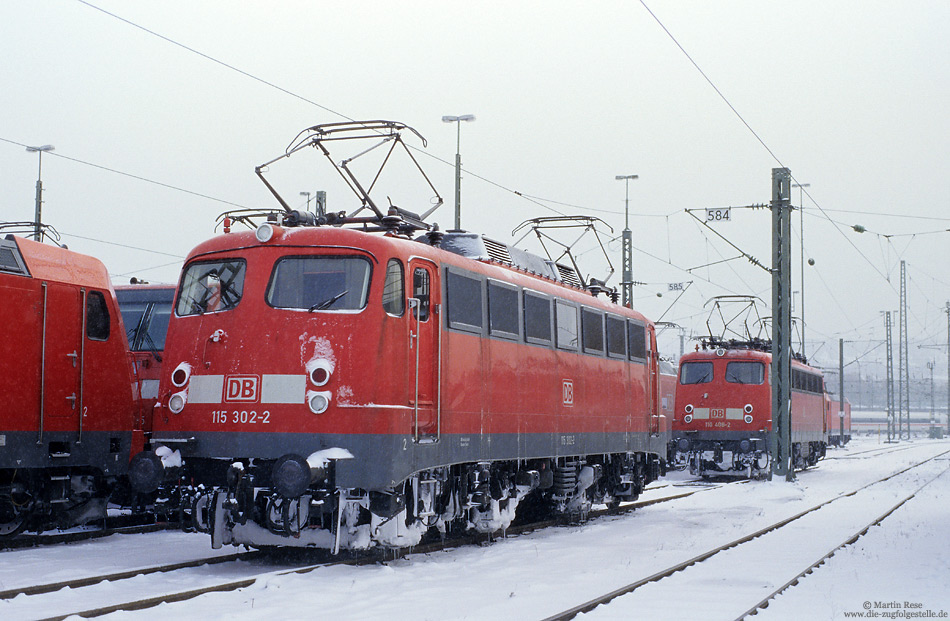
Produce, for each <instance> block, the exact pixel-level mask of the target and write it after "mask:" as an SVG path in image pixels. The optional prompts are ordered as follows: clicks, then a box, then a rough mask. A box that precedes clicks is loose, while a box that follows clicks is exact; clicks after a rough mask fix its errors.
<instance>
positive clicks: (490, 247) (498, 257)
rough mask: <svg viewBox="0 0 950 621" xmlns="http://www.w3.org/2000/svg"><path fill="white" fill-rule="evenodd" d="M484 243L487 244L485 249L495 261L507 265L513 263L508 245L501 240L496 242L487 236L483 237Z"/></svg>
mask: <svg viewBox="0 0 950 621" xmlns="http://www.w3.org/2000/svg"><path fill="white" fill-rule="evenodd" d="M482 243H484V244H485V250H486V251H487V252H488V256H489V257H491V259H492V260H493V261H498V262H499V263H504V264H505V265H513V264H514V263H513V261H512V260H511V254H510V253H509V252H508V246H507V245H505V244H502V243H501V242H496V241H495V240H493V239H488V238H487V237H483V238H482Z"/></svg>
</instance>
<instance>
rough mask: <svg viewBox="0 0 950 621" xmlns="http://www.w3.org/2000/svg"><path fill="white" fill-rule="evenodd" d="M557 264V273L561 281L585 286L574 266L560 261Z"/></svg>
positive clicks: (576, 285)
mask: <svg viewBox="0 0 950 621" xmlns="http://www.w3.org/2000/svg"><path fill="white" fill-rule="evenodd" d="M556 265H557V273H558V275H559V276H560V277H561V282H563V283H565V284H568V285H574V286H575V287H581V288H583V285H582V284H581V279H580V278H578V276H577V272H575V271H574V268H573V267H568V266H566V265H561V264H560V263H557V264H556Z"/></svg>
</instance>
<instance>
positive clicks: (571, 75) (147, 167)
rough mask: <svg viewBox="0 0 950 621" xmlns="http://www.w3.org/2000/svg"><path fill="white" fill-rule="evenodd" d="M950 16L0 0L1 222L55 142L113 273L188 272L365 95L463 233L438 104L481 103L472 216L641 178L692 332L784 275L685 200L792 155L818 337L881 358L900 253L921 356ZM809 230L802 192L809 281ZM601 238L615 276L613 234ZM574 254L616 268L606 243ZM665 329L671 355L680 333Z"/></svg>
mask: <svg viewBox="0 0 950 621" xmlns="http://www.w3.org/2000/svg"><path fill="white" fill-rule="evenodd" d="M107 12H108V13H111V14H112V15H110V14H108V13H107ZM119 18H121V20H120V19H119ZM122 20H127V21H122ZM129 22H131V24H130V23H129ZM133 24H134V25H133ZM136 25H137V26H139V27H136ZM143 29H147V30H148V31H151V32H147V31H146V30H143ZM667 31H668V32H667ZM948 32H950V3H948V2H946V1H945V0H934V1H920V0H909V1H906V2H882V1H879V0H854V1H849V0H840V1H839V0H836V1H834V2H828V1H827V0H817V1H811V0H804V1H792V2H777V1H776V2H773V1H762V0H748V1H746V0H724V1H718V2H706V1H702V2H701V1H698V0H697V1H675V2H674V1H669V0H646V1H645V3H641V2H637V1H633V0H628V1H604V2H563V1H559V0H553V1H552V0H548V1H545V2H530V1H529V2H469V3H458V2H434V1H422V2H417V1H410V2H380V1H367V2H359V3H348V2H302V1H299V2H289V1H287V2H256V1H250V2H241V3H234V2H224V1H211V0H209V1H195V0H188V1H181V0H169V1H165V2H160V3H157V2H142V1H123V2H119V1H116V0H90V2H81V1H79V0H35V1H29V2H26V1H19V2H18V1H15V0H4V1H3V2H2V3H0V53H2V57H3V59H4V60H3V62H2V64H0V83H2V89H0V110H2V113H3V114H2V122H0V170H2V172H0V220H8V221H15V220H31V219H32V218H33V209H34V187H35V182H36V175H37V156H36V154H34V153H27V152H26V151H25V149H24V146H25V145H43V144H53V145H55V147H56V150H55V151H54V152H52V153H50V154H47V155H44V157H43V170H42V175H43V182H44V186H45V205H44V221H45V222H47V223H49V224H51V225H53V226H54V227H55V228H56V229H58V230H59V231H60V233H61V234H62V240H63V242H65V243H67V244H68V245H69V246H70V248H72V249H74V250H77V251H80V252H83V253H86V254H91V255H94V256H96V257H99V258H100V259H102V260H103V261H104V262H105V264H106V266H107V267H108V269H109V271H110V273H111V274H112V275H113V276H114V278H115V281H116V282H123V281H127V279H128V278H129V277H130V276H133V275H134V276H138V277H141V278H145V279H148V280H151V281H153V282H157V281H164V282H174V281H176V279H177V272H178V269H179V267H180V262H181V260H182V258H183V257H184V256H185V255H186V254H187V252H188V251H189V250H190V249H191V248H192V247H193V246H194V245H195V244H197V243H198V242H200V241H202V240H203V239H205V238H207V237H209V236H210V235H212V234H214V231H213V226H214V220H215V217H216V216H217V214H218V213H220V212H221V211H224V210H225V209H228V208H230V207H233V206H235V205H238V206H246V207H274V206H276V202H275V201H274V200H273V198H272V197H271V196H270V195H269V194H268V193H267V191H266V189H265V188H264V186H263V185H262V184H261V183H260V182H259V180H258V179H257V178H256V177H255V176H254V172H253V171H254V166H256V165H257V164H261V163H263V162H265V161H268V160H270V159H272V158H274V157H276V156H277V155H279V154H280V153H282V152H283V149H284V148H285V147H286V145H287V144H288V143H289V142H290V140H291V139H292V138H293V137H294V136H295V135H296V134H297V132H298V131H299V130H301V129H303V128H305V127H308V126H311V125H315V124H319V123H327V122H336V121H342V120H345V119H346V118H351V119H357V120H363V119H391V120H396V121H400V122H403V123H406V124H407V125H410V126H412V127H414V128H415V129H417V130H418V131H419V132H420V133H421V134H422V135H423V136H425V138H426V139H427V140H428V146H427V147H426V148H425V149H422V152H423V153H424V154H417V157H418V159H419V161H420V163H421V164H422V166H423V167H424V168H425V169H426V171H427V173H428V174H429V176H430V178H431V179H432V181H433V183H434V184H435V186H436V188H437V189H438V191H439V193H440V194H441V196H442V197H443V199H444V200H445V205H444V206H443V207H442V208H441V209H440V210H439V211H437V212H436V214H435V215H434V216H433V217H432V218H430V219H431V220H434V221H437V222H439V223H440V224H441V225H442V227H443V228H450V227H451V223H452V211H453V207H452V205H453V196H454V181H453V179H454V169H453V166H452V163H453V162H454V156H455V150H456V128H455V126H453V125H448V124H444V123H443V122H442V121H441V118H442V116H443V115H461V114H474V115H475V116H476V121H475V122H473V123H466V124H464V125H463V126H462V127H461V153H462V162H463V168H464V173H463V181H462V204H463V215H462V225H463V227H464V228H467V229H469V230H473V231H478V232H482V233H485V234H487V235H489V236H491V237H494V238H496V239H499V240H502V241H511V240H512V230H513V229H514V228H515V227H516V226H517V225H518V224H519V223H521V222H522V221H524V220H526V219H528V218H535V217H540V216H552V215H556V214H558V213H563V214H571V215H574V214H583V215H592V216H597V217H600V218H602V219H603V220H604V221H605V222H606V223H607V224H608V225H610V226H611V227H613V231H614V233H613V235H610V234H609V231H607V229H606V228H605V229H604V230H605V232H607V235H606V238H610V237H612V236H617V235H619V234H620V231H621V229H622V228H623V211H624V183H623V182H620V181H616V180H615V179H614V178H615V176H616V175H626V174H637V175H639V179H638V180H636V181H632V182H631V183H630V212H631V228H632V229H633V244H634V248H635V252H634V277H635V279H636V280H638V281H642V282H644V283H647V284H644V285H641V286H638V287H637V289H636V293H635V297H636V304H637V306H638V308H640V310H642V311H643V312H644V313H646V314H647V315H648V316H649V317H651V318H654V319H659V318H661V317H662V319H663V320H667V321H673V322H676V323H678V324H680V325H682V326H683V327H684V328H685V329H686V330H687V331H688V333H689V334H696V333H702V332H704V331H705V321H706V310H705V309H704V303H705V302H706V301H707V300H708V299H709V298H711V297H712V296H716V295H723V294H754V295H758V296H760V297H762V298H763V299H764V300H766V301H768V300H769V299H770V294H769V287H770V280H769V276H768V274H767V273H766V272H765V271H764V270H762V269H760V268H758V267H755V266H754V265H752V264H751V263H750V262H749V261H747V260H745V259H742V258H735V257H737V256H739V255H738V252H737V251H735V250H734V249H733V248H731V247H730V246H728V245H727V244H726V243H725V242H723V241H722V240H721V239H719V238H718V237H716V235H715V234H713V233H711V232H710V231H708V230H705V229H703V228H702V227H701V226H699V225H698V223H697V222H696V220H694V219H693V218H692V217H691V216H690V215H689V214H687V213H686V211H685V210H686V209H696V210H700V209H703V208H707V207H725V206H736V207H738V206H744V205H751V204H762V203H767V202H768V200H769V199H770V193H771V188H770V183H771V181H770V179H771V170H772V168H773V167H778V166H787V167H788V168H790V169H791V171H792V174H793V176H794V180H795V182H796V183H803V184H805V183H807V184H810V186H809V187H808V188H807V194H804V196H801V195H800V192H799V190H795V192H794V196H793V198H794V202H795V204H796V205H797V204H799V203H800V202H802V201H803V202H804V206H805V212H804V249H805V255H806V256H807V257H811V258H814V260H815V265H814V267H807V266H806V273H805V317H806V321H807V332H806V335H807V338H808V343H807V345H806V353H814V356H813V359H814V361H815V362H816V363H817V364H820V365H828V366H832V365H836V364H837V339H838V338H844V339H847V340H849V341H853V343H850V344H849V345H848V352H849V353H848V355H849V357H862V358H861V360H862V361H863V362H865V363H867V364H866V365H865V367H864V368H865V369H866V372H868V373H875V372H877V371H874V367H875V364H874V363H875V362H876V361H880V360H882V359H883V348H882V347H880V346H879V343H880V342H881V339H882V338H883V319H882V318H881V314H880V312H881V311H882V310H887V309H895V310H896V309H897V307H898V292H899V282H900V281H899V274H900V268H899V265H900V261H901V260H905V261H906V263H907V274H908V301H909V305H910V312H909V332H910V336H911V340H912V344H911V350H912V354H911V358H912V371H913V372H914V373H915V374H918V375H919V374H921V373H924V372H926V371H925V369H924V365H925V363H926V361H927V360H929V359H931V358H936V359H938V365H939V367H938V368H943V365H944V364H945V360H946V358H945V353H944V352H940V351H938V350H928V349H918V348H917V345H919V344H928V343H946V341H947V316H946V313H945V312H944V310H943V309H944V306H945V304H946V303H947V300H948V299H950V274H947V270H946V266H947V265H948V259H950V251H948V248H950V243H948V242H950V233H948V232H947V229H950V202H948V196H947V193H946V192H945V191H944V184H945V176H946V173H947V171H948V170H950V120H948V114H947V111H948V110H950V75H948V73H950V45H948V43H947V33H948ZM158 35H160V36H158ZM162 37H163V38H162ZM674 39H675V41H674ZM176 43H177V44H178V45H176ZM677 43H678V45H679V46H682V49H681V48H680V47H679V46H678V45H677ZM183 46H186V47H187V48H190V50H189V49H186V47H183ZM687 54H688V56H687ZM209 57H210V58H209ZM690 59H692V61H695V63H696V65H698V67H699V68H701V69H702V71H703V72H704V73H705V75H706V76H707V77H708V81H707V79H706V77H704V75H703V73H701V72H700V70H699V69H697V67H696V66H694V64H693V62H692V61H691V60H690ZM242 72H243V73H242ZM250 76H253V77H250ZM255 78H256V79H255ZM264 82H267V83H269V84H265V83H264ZM710 82H711V83H712V85H714V86H712V85H711V84H710ZM277 87H279V88H277ZM716 89H718V91H719V93H721V94H722V96H720V94H718V93H717V90H716ZM723 97H724V98H725V100H728V103H727V102H726V101H725V100H724V99H723ZM730 104H731V106H732V107H733V108H734V109H735V111H734V110H733V109H730ZM737 113H738V114H737ZM740 115H741V118H740ZM750 128H751V129H750ZM406 140H407V142H408V143H410V144H412V145H413V146H416V147H419V148H420V149H421V147H422V145H421V143H420V142H419V141H417V140H414V139H413V138H409V137H407V139H406ZM429 155H431V156H433V157H429ZM272 170H273V174H274V175H275V176H274V179H275V182H277V183H278V184H279V189H280V190H281V191H282V192H283V193H284V195H285V196H288V197H291V198H293V199H294V200H296V201H298V203H297V204H298V205H299V206H302V205H303V203H304V202H305V199H304V198H302V197H301V196H300V192H301V191H316V190H318V189H324V190H326V191H327V192H328V202H329V207H330V208H331V209H333V210H344V209H351V208H352V207H353V204H354V203H353V198H352V197H351V196H349V195H347V194H345V193H344V191H343V190H342V189H340V188H337V187H335V186H334V185H332V184H333V183H334V180H333V178H332V176H333V175H334V174H335V173H333V171H332V170H330V168H329V167H328V165H327V164H325V162H321V161H319V160H318V159H317V154H316V153H310V152H308V153H302V154H300V155H298V156H296V157H295V158H294V160H293V163H291V162H290V161H288V162H287V163H286V165H284V164H283V163H281V164H277V165H275V166H274V167H273V168H272ZM115 171H117V172H115ZM387 181H389V182H390V183H391V189H390V188H387V189H386V192H387V195H389V196H391V197H392V198H393V201H394V202H395V203H396V204H399V205H400V206H402V207H405V208H407V209H410V210H412V211H418V212H421V211H424V210H425V209H426V208H427V207H428V205H429V202H430V200H431V196H430V195H431V192H424V191H423V192H420V190H424V189H425V188H424V187H423V186H419V185H418V183H416V182H417V180H416V179H415V178H413V179H412V182H411V183H410V182H409V181H408V180H404V179H401V178H396V179H391V180H387ZM153 182H158V183H153ZM159 184H165V185H159ZM168 186H172V187H168ZM176 188H177V189H176ZM181 190H187V192H185V191H181ZM800 197H801V198H800ZM700 215H701V214H700ZM854 224H860V225H862V226H863V227H865V229H866V231H867V232H864V233H860V234H859V233H856V232H855V231H854V230H853V229H852V228H851V226H852V225H854ZM716 230H717V231H719V232H720V233H721V234H722V235H724V236H726V237H727V238H728V239H729V240H730V241H731V242H733V243H734V244H735V245H736V246H738V247H740V248H741V249H742V250H743V251H745V252H747V253H748V254H750V255H752V256H754V257H756V258H757V259H759V260H761V261H762V262H763V263H765V264H769V263H770V256H771V255H770V244H771V221H770V214H769V212H768V210H762V209H759V210H750V209H743V210H735V211H734V212H733V217H732V221H731V222H729V223H723V224H720V225H717V226H716ZM799 235H800V227H799V214H797V213H796V215H795V232H794V239H793V246H794V247H795V249H796V254H795V258H794V259H793V265H794V266H795V274H794V276H793V280H794V283H795V284H794V289H796V290H799V289H800V288H801V275H800V273H799V269H798V267H799V264H800V260H799V258H798V249H799V248H800V246H801V241H800V240H801V238H800V236H799ZM585 244H589V242H588V241H587V240H584V241H582V242H581V244H580V249H581V250H584V249H586V248H587V247H589V246H585ZM522 245H523V246H527V247H529V248H531V249H536V248H535V247H534V246H531V245H529V241H528V240H526V241H525V242H523V243H522ZM608 248H609V249H610V251H611V260H612V261H613V264H614V267H615V268H616V270H617V273H615V274H614V275H613V277H612V278H611V281H610V282H611V283H613V284H616V283H617V282H619V280H620V278H619V276H620V274H619V272H620V245H619V243H617V242H611V243H609V244H608ZM726 259H732V260H729V261H724V260H726ZM711 263H715V265H712V266H709V267H703V268H701V269H692V270H691V271H687V270H690V268H697V266H702V265H706V264H711ZM582 265H583V267H584V268H585V269H587V270H589V271H590V272H591V274H592V275H595V276H598V277H601V276H603V275H606V273H607V268H606V267H605V264H604V262H603V261H602V260H599V259H597V257H596V254H595V253H593V252H584V253H583V255H582ZM690 281H692V284H691V285H690V286H689V288H688V289H687V291H686V293H684V294H683V295H682V296H680V297H678V298H677V294H676V293H671V292H670V291H669V288H670V284H671V283H689V282H690ZM674 302H675V303H674ZM796 306H797V308H796V314H799V312H800V306H801V296H800V294H796ZM763 313H764V314H768V310H767V309H763ZM895 325H896V317H895ZM661 345H663V347H664V348H665V349H667V350H668V353H672V354H675V353H678V352H677V351H673V350H678V340H677V339H676V338H675V336H674V335H673V334H671V333H669V332H668V333H667V334H665V335H664V338H663V341H662V342H661ZM921 369H924V370H923V371H922V370H921Z"/></svg>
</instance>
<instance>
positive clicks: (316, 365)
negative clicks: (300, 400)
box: [307, 359, 333, 386]
mask: <svg viewBox="0 0 950 621" xmlns="http://www.w3.org/2000/svg"><path fill="white" fill-rule="evenodd" d="M331 373H333V363H332V362H330V361H329V360H323V359H320V360H311V361H310V362H308V363H307V375H308V376H309V377H310V381H311V382H313V385H314V386H323V385H325V384H326V383H327V382H329V381H330V374H331Z"/></svg>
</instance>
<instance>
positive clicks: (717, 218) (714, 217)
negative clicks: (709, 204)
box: [706, 207, 732, 222]
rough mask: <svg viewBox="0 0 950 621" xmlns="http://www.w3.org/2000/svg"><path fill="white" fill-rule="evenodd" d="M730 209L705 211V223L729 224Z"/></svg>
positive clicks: (719, 208) (717, 208)
mask: <svg viewBox="0 0 950 621" xmlns="http://www.w3.org/2000/svg"><path fill="white" fill-rule="evenodd" d="M731 221H732V207H716V208H713V209H706V222H731Z"/></svg>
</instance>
